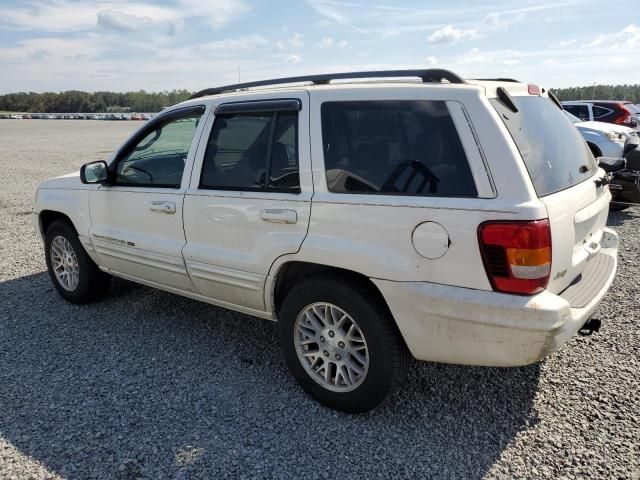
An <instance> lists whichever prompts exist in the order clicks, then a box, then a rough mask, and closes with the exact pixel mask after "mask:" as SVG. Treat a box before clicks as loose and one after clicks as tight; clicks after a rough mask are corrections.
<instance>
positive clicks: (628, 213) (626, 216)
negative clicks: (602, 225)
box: [607, 207, 640, 227]
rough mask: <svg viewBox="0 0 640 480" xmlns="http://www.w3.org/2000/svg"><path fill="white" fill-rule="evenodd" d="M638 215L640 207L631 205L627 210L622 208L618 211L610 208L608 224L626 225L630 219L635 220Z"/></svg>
mask: <svg viewBox="0 0 640 480" xmlns="http://www.w3.org/2000/svg"><path fill="white" fill-rule="evenodd" d="M638 216H640V207H630V208H627V209H626V210H621V211H618V212H614V211H611V210H610V211H609V218H608V220H607V225H608V226H609V227H619V226H620V225H624V224H625V223H627V222H628V221H630V220H633V219H635V218H637V217H638Z"/></svg>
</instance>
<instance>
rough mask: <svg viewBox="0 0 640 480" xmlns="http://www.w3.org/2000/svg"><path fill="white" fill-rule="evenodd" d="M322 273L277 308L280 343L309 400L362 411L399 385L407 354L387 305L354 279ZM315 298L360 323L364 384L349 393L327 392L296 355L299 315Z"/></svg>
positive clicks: (353, 410)
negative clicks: (365, 366)
mask: <svg viewBox="0 0 640 480" xmlns="http://www.w3.org/2000/svg"><path fill="white" fill-rule="evenodd" d="M349 280H350V279H349V278H348V277H347V278H343V277H342V276H338V275H320V276H318V277H313V278H310V279H308V280H305V281H303V282H302V283H299V284H297V285H296V286H295V287H293V288H292V289H291V291H289V292H288V294H287V296H286V297H285V299H284V301H283V303H282V307H281V309H280V315H279V321H278V327H279V334H280V344H281V347H282V350H283V353H284V357H285V361H286V363H287V366H288V367H289V370H290V371H291V373H292V374H293V376H294V377H295V379H296V380H297V381H298V383H299V384H300V385H301V386H302V388H303V389H304V390H305V391H306V392H307V393H308V394H309V395H311V396H312V397H313V398H315V399H316V400H318V401H320V402H322V403H323V404H325V405H327V406H329V407H331V408H334V409H336V410H342V411H345V412H349V413H361V412H366V411H368V410H371V409H372V408H374V407H376V406H377V405H379V404H380V403H381V402H382V401H383V400H384V399H385V397H386V396H387V395H388V394H389V393H390V392H391V391H393V390H394V388H395V387H396V386H397V385H398V384H399V383H401V380H402V378H403V377H404V374H405V373H406V370H407V367H408V365H409V362H410V360H411V355H410V353H409V351H408V349H407V347H406V345H405V343H404V341H403V340H402V338H401V336H400V333H399V332H398V329H397V327H396V325H395V322H394V320H393V318H392V316H391V313H390V312H389V309H388V308H387V306H386V304H385V303H384V302H383V301H382V300H381V299H380V298H379V296H378V295H376V294H375V292H374V291H372V288H371V287H370V286H367V285H366V284H364V283H363V282H360V281H358V280H357V279H355V280H353V281H349ZM316 302H326V303H330V304H333V305H335V306H337V307H339V308H341V309H342V310H344V311H345V312H346V313H348V314H349V315H350V316H351V317H352V318H353V320H354V321H355V322H356V323H357V324H358V326H359V328H360V330H361V331H362V334H363V336H364V338H365V340H366V343H367V347H368V351H369V369H368V372H367V374H366V376H365V377H364V380H363V381H362V383H361V384H360V385H359V386H358V387H357V388H355V389H354V390H351V391H348V392H335V391H331V390H329V389H327V388H325V387H323V386H322V385H320V383H318V382H317V381H316V380H314V379H313V378H312V377H311V374H309V373H307V371H306V370H305V368H304V367H303V365H302V363H301V361H300V360H299V359H298V354H297V353H296V348H295V345H294V328H295V323H296V319H297V318H298V315H299V314H300V313H301V312H302V311H303V310H304V309H305V308H306V307H307V306H309V305H311V304H313V303H316Z"/></svg>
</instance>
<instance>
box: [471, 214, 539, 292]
mask: <svg viewBox="0 0 640 480" xmlns="http://www.w3.org/2000/svg"><path fill="white" fill-rule="evenodd" d="M478 239H479V242H480V250H481V251H482V257H483V260H484V266H485V269H486V271H487V275H488V276H489V280H490V281H491V285H492V286H493V289H494V290H496V291H498V292H503V293H518V294H522V295H533V294H535V293H538V292H541V291H542V290H544V289H545V288H547V284H548V283H549V276H550V274H551V228H550V226H549V220H547V219H544V220H535V221H526V222H502V221H496V222H485V223H483V224H481V225H480V227H478Z"/></svg>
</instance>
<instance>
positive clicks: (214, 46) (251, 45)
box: [199, 34, 269, 53]
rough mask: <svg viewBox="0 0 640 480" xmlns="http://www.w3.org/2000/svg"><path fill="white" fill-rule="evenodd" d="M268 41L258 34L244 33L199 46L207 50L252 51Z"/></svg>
mask: <svg viewBox="0 0 640 480" xmlns="http://www.w3.org/2000/svg"><path fill="white" fill-rule="evenodd" d="M268 44H269V42H268V41H267V40H266V39H265V38H264V37H262V36H260V35H256V34H253V35H245V36H243V37H238V38H228V39H225V40H216V41H213V42H208V43H204V44H201V45H199V47H200V48H202V49H204V50H208V51H220V52H223V53H225V52H230V51H240V50H243V51H252V50H255V49H256V48H258V47H262V46H266V45H268Z"/></svg>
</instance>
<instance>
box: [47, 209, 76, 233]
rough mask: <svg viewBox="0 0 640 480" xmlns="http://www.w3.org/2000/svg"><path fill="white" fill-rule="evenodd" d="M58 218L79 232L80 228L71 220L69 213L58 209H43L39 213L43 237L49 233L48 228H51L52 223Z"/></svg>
mask: <svg viewBox="0 0 640 480" xmlns="http://www.w3.org/2000/svg"><path fill="white" fill-rule="evenodd" d="M56 220H64V221H66V222H67V223H69V225H70V226H71V227H72V228H73V229H74V230H75V232H76V234H77V233H78V229H77V228H76V226H75V225H74V224H73V220H71V218H70V217H69V215H67V214H65V213H62V212H58V211H56V210H42V211H40V213H39V214H38V225H39V228H40V234H41V235H42V237H43V238H44V236H45V235H46V234H47V230H48V229H49V227H50V226H51V224H52V223H53V222H55V221H56Z"/></svg>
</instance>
